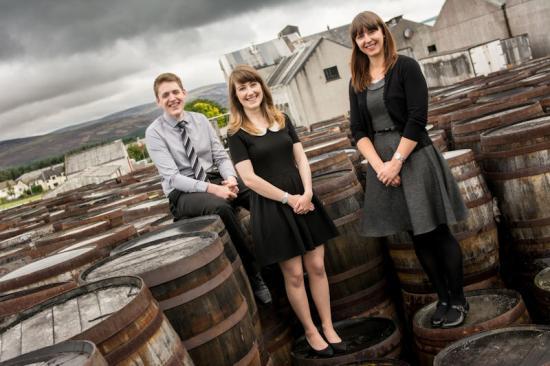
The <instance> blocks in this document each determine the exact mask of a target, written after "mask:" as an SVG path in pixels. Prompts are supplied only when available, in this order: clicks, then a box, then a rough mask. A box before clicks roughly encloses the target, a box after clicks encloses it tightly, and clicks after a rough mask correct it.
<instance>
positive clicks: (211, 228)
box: [111, 215, 262, 337]
mask: <svg viewBox="0 0 550 366" xmlns="http://www.w3.org/2000/svg"><path fill="white" fill-rule="evenodd" d="M202 231H204V232H214V233H216V234H218V236H219V238H220V239H221V240H222V242H223V250H224V253H225V255H226V256H227V259H229V261H230V262H231V265H232V267H233V272H234V274H235V279H236V280H237V284H238V286H239V290H240V292H241V293H242V294H243V296H244V297H245V299H246V302H247V303H248V312H249V314H250V318H251V319H252V322H253V323H254V329H255V330H256V335H257V336H258V337H260V336H261V333H262V332H261V324H260V317H259V314H258V307H257V305H256V300H255V299H254V294H253V293H252V288H251V287H250V282H249V281H248V276H247V274H246V271H245V270H244V266H243V263H242V261H241V257H239V254H238V253H237V249H235V246H234V245H233V242H232V241H231V238H230V237H229V234H228V233H227V230H226V229H225V225H224V224H223V221H222V219H221V218H220V217H219V216H218V215H206V216H198V217H194V218H190V219H185V220H180V221H177V222H175V223H172V224H170V225H165V226H164V227H163V228H162V229H159V230H157V231H153V232H151V233H147V234H144V235H141V236H139V237H138V238H135V239H134V240H130V241H128V242H126V243H124V244H123V245H120V246H119V247H117V248H115V249H114V250H113V251H112V253H111V254H112V255H115V254H118V253H121V252H123V251H125V250H128V249H130V248H135V247H138V246H140V245H144V244H147V243H151V242H153V241H156V240H160V239H166V238H170V237H173V236H178V235H181V234H184V233H190V232H202Z"/></svg>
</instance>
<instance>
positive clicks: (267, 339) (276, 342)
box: [259, 291, 296, 366]
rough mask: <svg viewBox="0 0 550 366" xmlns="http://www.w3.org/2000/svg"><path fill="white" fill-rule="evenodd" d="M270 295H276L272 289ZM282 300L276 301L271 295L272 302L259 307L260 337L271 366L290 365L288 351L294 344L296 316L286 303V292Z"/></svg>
mask: <svg viewBox="0 0 550 366" xmlns="http://www.w3.org/2000/svg"><path fill="white" fill-rule="evenodd" d="M272 295H276V294H275V293H274V292H273V291H272ZM282 296H284V299H283V301H277V300H278V299H281V298H278V297H277V296H273V297H274V299H273V304H270V305H267V306H261V307H260V309H259V313H260V317H261V321H262V339H263V343H264V347H265V350H266V351H267V353H268V354H269V356H270V360H271V363H272V364H273V366H291V365H292V358H291V357H290V353H291V351H292V345H293V344H294V331H293V327H294V325H295V323H296V316H295V315H294V312H293V311H292V309H291V308H290V304H288V300H287V299H286V293H283V294H282Z"/></svg>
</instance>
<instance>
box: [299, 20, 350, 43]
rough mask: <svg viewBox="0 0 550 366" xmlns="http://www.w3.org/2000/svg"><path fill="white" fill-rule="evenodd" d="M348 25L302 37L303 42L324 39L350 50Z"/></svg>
mask: <svg viewBox="0 0 550 366" xmlns="http://www.w3.org/2000/svg"><path fill="white" fill-rule="evenodd" d="M349 26H350V25H349V24H345V25H342V26H340V27H336V28H331V29H327V30H326V31H323V32H319V33H315V34H311V35H309V36H306V37H303V39H304V41H306V42H307V41H311V40H316V39H319V38H326V39H330V40H331V41H334V42H336V43H340V44H343V45H345V46H346V47H349V48H351V46H352V44H351V38H350V37H349Z"/></svg>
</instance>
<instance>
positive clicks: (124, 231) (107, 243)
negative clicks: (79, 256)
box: [59, 225, 137, 256]
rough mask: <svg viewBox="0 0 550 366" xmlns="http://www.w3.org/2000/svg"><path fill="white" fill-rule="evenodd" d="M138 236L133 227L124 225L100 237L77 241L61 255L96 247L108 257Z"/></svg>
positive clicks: (95, 236)
mask: <svg viewBox="0 0 550 366" xmlns="http://www.w3.org/2000/svg"><path fill="white" fill-rule="evenodd" d="M136 235H137V231H136V229H135V228H134V227H133V226H132V225H122V226H119V227H115V228H114V229H111V230H108V231H106V232H104V233H101V234H99V235H94V236H90V237H88V238H86V239H84V240H80V241H77V242H75V243H74V244H71V245H69V246H68V247H66V248H63V249H61V250H60V251H59V253H63V252H68V251H70V250H74V249H80V248H85V247H94V248H96V249H97V250H99V251H100V252H101V253H102V255H103V256H108V255H109V253H110V252H111V250H112V249H113V248H115V247H116V246H117V245H119V244H122V243H125V242H127V241H128V240H129V239H131V238H133V237H135V236H136Z"/></svg>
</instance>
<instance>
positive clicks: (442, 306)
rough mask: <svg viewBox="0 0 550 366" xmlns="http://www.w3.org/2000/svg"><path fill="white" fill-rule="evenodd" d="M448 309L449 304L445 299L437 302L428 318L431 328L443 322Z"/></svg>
mask: <svg viewBox="0 0 550 366" xmlns="http://www.w3.org/2000/svg"><path fill="white" fill-rule="evenodd" d="M448 310H449V304H448V303H447V302H445V301H438V302H437V305H436V307H435V311H434V313H433V314H432V317H431V319H430V322H431V324H432V328H439V327H441V326H442V325H443V322H444V321H445V315H446V314H447V311H448Z"/></svg>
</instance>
